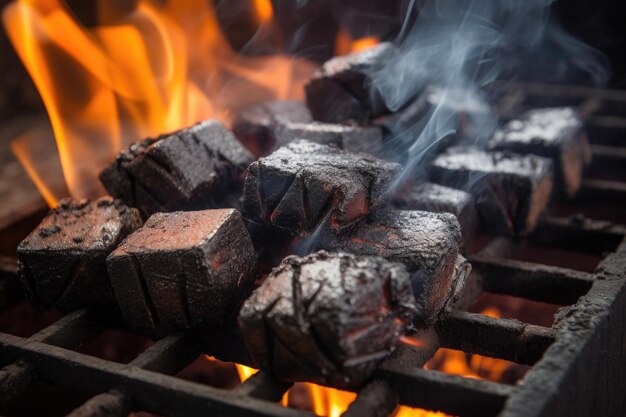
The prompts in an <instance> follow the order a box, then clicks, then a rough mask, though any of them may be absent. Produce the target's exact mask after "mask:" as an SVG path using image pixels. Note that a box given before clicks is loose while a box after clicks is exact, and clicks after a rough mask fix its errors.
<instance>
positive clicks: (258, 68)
mask: <svg viewBox="0 0 626 417" xmlns="http://www.w3.org/2000/svg"><path fill="white" fill-rule="evenodd" d="M110 3H111V2H108V1H106V0H99V1H96V4H97V10H98V15H99V16H107V17H108V19H107V21H106V24H99V25H97V26H95V27H90V28H87V27H85V26H83V25H82V24H81V23H80V22H79V21H78V20H77V19H76V18H75V17H74V15H73V14H72V13H70V12H69V11H68V9H67V7H66V6H65V2H64V1H63V0H16V1H14V2H13V3H11V4H9V5H8V6H7V7H6V8H5V9H4V10H3V16H2V17H3V23H4V26H5V28H6V31H7V33H8V35H9V37H10V39H11V41H12V43H13V45H14V47H15V49H16V50H17V52H18V54H19V56H20V58H21V60H22V61H23V63H24V65H25V66H26V68H27V70H28V71H29V73H30V75H31V78H32V79H33V81H34V83H35V85H36V86H37V89H38V90H39V93H40V95H41V97H42V100H43V102H44V104H45V106H46V109H47V111H48V116H49V119H50V123H51V125H52V128H53V131H54V135H55V139H56V145H57V148H58V151H59V157H60V160H61V165H62V171H63V172H62V174H63V176H64V178H65V181H66V183H67V185H68V188H69V190H70V193H71V195H72V196H73V197H76V198H82V197H96V196H99V195H101V194H102V193H103V189H102V188H101V186H100V185H99V181H98V179H97V176H98V173H99V172H100V170H101V169H102V168H104V166H106V164H107V163H108V162H109V161H110V160H111V159H112V158H113V156H114V155H115V154H116V153H117V152H119V150H120V149H121V148H122V147H125V146H127V145H128V144H130V143H132V142H134V141H136V140H138V139H141V138H143V137H146V136H152V135H157V134H161V133H164V132H168V131H172V130H176V129H179V128H182V127H185V126H188V125H190V124H192V123H195V122H197V121H199V120H202V119H207V118H218V119H221V120H222V121H223V122H225V123H227V124H228V122H229V116H230V115H231V114H232V112H233V111H236V109H237V108H239V107H241V106H245V105H249V104H252V103H256V102H260V101H265V100H271V99H300V98H302V95H303V92H302V86H303V84H304V82H306V80H307V79H308V78H309V77H310V75H311V74H312V73H313V71H314V70H315V68H314V66H313V65H312V64H310V63H308V62H305V61H296V60H294V59H291V58H288V57H286V56H284V55H273V56H261V57H244V56H241V55H238V54H237V53H236V52H235V51H234V50H233V49H232V48H231V46H230V45H229V43H228V41H227V40H226V38H225V37H224V35H223V33H222V32H221V29H220V26H219V22H218V20H217V17H216V15H215V13H214V9H213V7H212V4H211V2H210V1H209V0H187V1H184V2H183V1H174V0H164V1H155V0H139V1H138V4H137V6H136V8H135V9H134V10H132V11H130V12H128V13H126V14H124V15H120V13H119V12H118V13H117V15H116V12H115V11H114V10H112V9H113V7H112V5H111V4H110ZM253 7H254V10H255V14H256V16H257V18H258V21H259V24H265V23H267V22H269V21H271V19H272V15H273V13H272V9H271V4H270V2H269V0H254V2H253ZM111 16H113V18H111ZM52 203H53V202H52Z"/></svg>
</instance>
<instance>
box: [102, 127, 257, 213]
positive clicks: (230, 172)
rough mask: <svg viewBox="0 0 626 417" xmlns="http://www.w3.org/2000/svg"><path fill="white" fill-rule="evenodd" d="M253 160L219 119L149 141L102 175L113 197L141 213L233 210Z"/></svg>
mask: <svg viewBox="0 0 626 417" xmlns="http://www.w3.org/2000/svg"><path fill="white" fill-rule="evenodd" d="M252 160H253V157H252V155H251V154H250V152H248V151H247V150H246V149H245V148H244V147H243V146H242V145H241V143H239V142H238V141H237V139H236V138H235V136H234V135H233V134H232V133H231V132H229V131H228V130H226V129H225V128H224V126H223V125H222V124H221V123H219V122H218V121H215V120H211V121H205V122H201V123H198V124H196V125H194V126H192V127H190V128H187V129H182V130H180V131H178V132H175V133H172V134H168V135H164V136H160V137H158V138H155V139H145V140H143V141H140V142H137V143H135V144H133V145H131V146H130V148H128V149H127V150H125V151H123V152H121V153H120V154H119V155H118V156H117V158H116V159H115V161H114V162H113V163H112V164H111V165H110V166H109V167H108V168H107V169H105V170H104V171H103V172H102V173H101V174H100V179H101V181H102V183H103V184H104V186H105V188H106V189H107V191H109V193H110V194H111V195H112V196H114V197H116V198H120V199H121V200H122V201H124V203H126V204H127V205H129V206H132V207H137V208H138V209H139V210H140V211H141V213H142V215H144V216H145V217H148V216H149V215H150V214H152V213H157V212H170V211H175V210H200V209H206V208H218V207H228V206H232V204H233V201H235V200H236V197H233V195H236V196H237V197H238V195H240V194H239V193H241V186H242V182H243V172H244V171H245V169H246V167H247V166H248V164H250V162H252Z"/></svg>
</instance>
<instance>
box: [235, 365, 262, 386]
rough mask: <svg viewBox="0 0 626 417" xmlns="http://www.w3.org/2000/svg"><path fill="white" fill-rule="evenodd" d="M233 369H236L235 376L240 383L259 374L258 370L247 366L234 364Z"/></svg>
mask: <svg viewBox="0 0 626 417" xmlns="http://www.w3.org/2000/svg"><path fill="white" fill-rule="evenodd" d="M235 368H237V374H238V375H239V381H241V382H244V381H245V380H247V379H248V378H250V377H251V376H252V375H254V374H256V373H257V372H259V370H258V369H254V368H250V367H248V366H245V365H240V364H238V363H237V364H235Z"/></svg>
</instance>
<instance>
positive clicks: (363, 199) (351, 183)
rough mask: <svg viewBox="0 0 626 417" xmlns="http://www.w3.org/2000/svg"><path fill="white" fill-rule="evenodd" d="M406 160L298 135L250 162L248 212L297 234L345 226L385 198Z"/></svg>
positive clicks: (255, 219)
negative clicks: (358, 151)
mask: <svg viewBox="0 0 626 417" xmlns="http://www.w3.org/2000/svg"><path fill="white" fill-rule="evenodd" d="M400 169H401V167H400V165H398V164H395V163H391V162H387V161H383V160H380V159H377V158H374V157H372V156H370V155H366V154H356V153H349V152H344V151H342V150H340V149H338V148H337V147H335V146H327V145H320V144H317V143H314V142H310V141H306V140H298V141H295V142H293V143H291V144H290V145H288V146H284V147H282V148H280V149H278V150H277V151H276V152H274V153H273V154H271V155H270V156H268V157H265V158H260V159H259V160H258V161H256V162H254V163H252V164H251V165H250V167H249V168H248V175H247V177H246V181H245V186H244V196H243V215H244V217H245V218H247V219H249V220H250V221H253V222H256V223H259V224H267V225H271V226H275V227H277V228H279V229H282V230H284V231H286V232H289V233H291V234H293V235H297V234H301V235H306V234H308V233H311V232H312V231H314V230H316V229H317V228H318V227H319V226H320V225H321V224H322V223H324V227H328V228H333V229H339V228H342V227H344V226H346V225H348V224H351V223H353V222H354V221H356V220H358V219H359V218H361V217H363V216H365V215H367V214H368V213H369V211H370V210H371V209H372V208H373V207H376V206H377V205H378V204H380V202H381V199H382V198H383V196H384V195H385V194H386V192H387V190H388V188H389V186H390V185H391V183H392V182H393V180H394V178H395V177H396V176H397V175H398V174H399V173H400Z"/></svg>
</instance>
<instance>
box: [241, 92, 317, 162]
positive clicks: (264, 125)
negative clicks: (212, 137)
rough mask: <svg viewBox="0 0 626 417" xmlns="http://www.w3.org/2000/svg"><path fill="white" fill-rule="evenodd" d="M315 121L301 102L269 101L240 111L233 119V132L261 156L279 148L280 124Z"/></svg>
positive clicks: (255, 153)
mask: <svg viewBox="0 0 626 417" xmlns="http://www.w3.org/2000/svg"><path fill="white" fill-rule="evenodd" d="M312 121H313V117H312V116H311V112H309V109H308V108H307V107H306V105H305V104H304V103H303V102H301V101H295V100H285V101H269V102H265V103H261V104H256V105H254V106H250V107H247V108H245V109H243V110H242V111H240V112H239V113H238V114H237V116H236V117H235V120H234V121H233V132H234V133H235V136H237V138H238V139H239V140H240V141H241V143H243V144H244V146H245V147H246V148H247V149H248V150H249V151H250V152H252V153H253V154H254V155H255V156H256V157H260V156H266V155H269V154H270V153H271V152H272V151H274V150H275V149H276V148H278V147H280V145H278V144H277V141H276V130H277V129H278V127H279V126H282V125H285V124H287V123H309V122H312Z"/></svg>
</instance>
